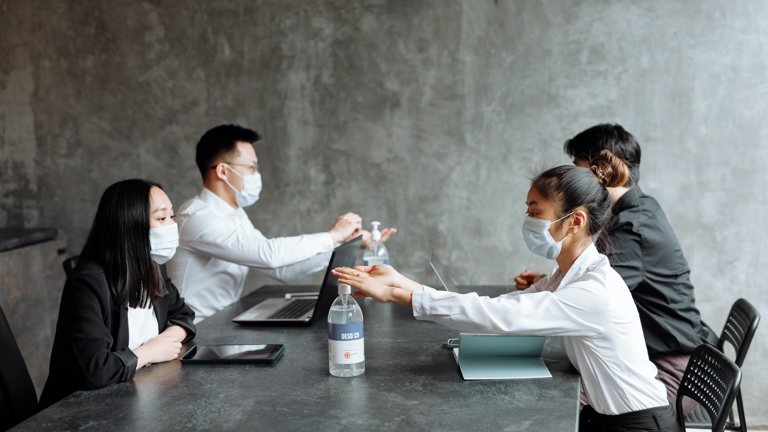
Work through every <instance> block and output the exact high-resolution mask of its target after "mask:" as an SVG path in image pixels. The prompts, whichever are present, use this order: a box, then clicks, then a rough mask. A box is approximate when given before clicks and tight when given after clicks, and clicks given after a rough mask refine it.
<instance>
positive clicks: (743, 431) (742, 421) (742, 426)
mask: <svg viewBox="0 0 768 432" xmlns="http://www.w3.org/2000/svg"><path fill="white" fill-rule="evenodd" d="M736 409H737V410H738V411H739V431H740V432H747V418H746V416H745V415H744V402H743V401H742V400H741V389H739V390H738V391H737V392H736Z"/></svg>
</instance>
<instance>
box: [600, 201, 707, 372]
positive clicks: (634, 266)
mask: <svg viewBox="0 0 768 432" xmlns="http://www.w3.org/2000/svg"><path fill="white" fill-rule="evenodd" d="M612 211H613V220H612V222H611V225H610V227H609V228H608V236H609V238H610V239H611V243H612V244H610V245H608V248H607V249H608V250H607V251H606V252H607V253H606V255H607V256H608V258H609V260H610V262H611V265H612V266H613V268H614V269H616V271H617V272H618V273H619V274H620V275H621V277H622V278H624V282H626V284H627V286H628V287H629V290H630V291H631V292H632V297H633V298H634V300H635V305H637V311H638V313H639V314H640V322H641V323H642V326H643V334H644V335H645V344H646V346H647V347H648V354H649V355H650V356H651V357H656V356H660V355H666V354H674V353H691V352H692V351H693V349H694V348H696V347H697V346H698V345H700V344H702V343H711V344H715V345H716V344H717V335H715V333H714V332H713V331H712V329H710V328H709V327H708V326H707V325H706V324H704V323H703V322H702V321H701V314H700V313H699V310H698V309H697V308H696V305H695V300H694V295H693V285H692V284H691V280H690V269H689V268H688V262H687V261H686V260H685V257H684V256H683V250H682V248H681V247H680V243H679V242H678V240H677V237H676V236H675V233H674V231H672V227H671V226H670V225H669V221H668V220H667V216H666V215H665V214H664V211H663V210H662V209H661V206H659V203H658V202H657V201H656V200H655V199H654V198H653V197H650V196H648V195H645V194H644V193H643V192H642V191H641V190H640V188H638V187H634V188H632V189H630V190H629V191H627V192H626V193H625V194H624V195H623V196H622V197H621V198H619V200H618V201H617V202H616V204H614V206H613V208H612Z"/></svg>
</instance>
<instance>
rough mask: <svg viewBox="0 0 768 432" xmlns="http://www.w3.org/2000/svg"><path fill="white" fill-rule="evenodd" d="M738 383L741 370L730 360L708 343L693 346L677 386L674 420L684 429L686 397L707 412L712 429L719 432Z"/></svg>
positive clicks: (725, 419) (739, 383)
mask: <svg viewBox="0 0 768 432" xmlns="http://www.w3.org/2000/svg"><path fill="white" fill-rule="evenodd" d="M739 385H741V371H740V370H739V367H738V366H737V365H736V363H734V362H733V361H732V360H731V359H729V358H728V357H726V355H725V354H723V353H722V352H721V351H720V350H718V349H717V348H715V347H713V346H711V345H707V344H704V345H700V346H699V347H697V348H696V349H695V350H694V351H693V354H691V358H690V360H689V361H688V367H686V368H685V373H684V374H683V378H682V379H681V380H680V387H679V388H678V389H677V401H676V407H677V422H678V424H679V425H680V427H681V428H683V430H685V429H684V428H685V422H684V419H683V397H684V396H687V397H689V398H691V399H693V400H695V401H696V402H698V403H699V405H700V406H701V407H702V408H703V409H704V410H705V411H706V412H707V414H708V415H709V419H710V421H711V422H712V430H713V431H715V432H721V431H722V430H723V427H724V426H725V422H726V421H727V420H728V415H729V414H730V412H731V406H732V405H733V399H734V398H735V397H736V393H737V392H738V389H739Z"/></svg>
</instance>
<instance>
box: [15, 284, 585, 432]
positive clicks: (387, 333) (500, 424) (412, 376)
mask: <svg viewBox="0 0 768 432" xmlns="http://www.w3.org/2000/svg"><path fill="white" fill-rule="evenodd" d="M306 289H310V287H307V288H306ZM466 290H467V289H465V288H464V287H462V289H460V291H466ZM285 291H286V289H285V287H264V288H262V289H260V290H257V291H255V292H253V293H251V294H249V295H248V296H246V297H245V298H243V299H242V300H240V301H239V302H237V303H235V304H233V305H231V306H229V307H228V308H226V309H224V310H222V311H220V312H218V313H216V314H215V315H213V316H211V317H210V318H208V319H206V320H204V321H203V322H201V323H200V324H199V325H198V335H197V338H196V339H195V341H194V342H195V343H199V344H205V343H208V344H211V343H282V344H285V355H284V356H283V358H282V359H281V360H280V361H279V362H278V363H277V364H276V365H274V366H271V365H269V366H264V365H182V364H181V363H180V362H179V361H178V360H176V361H171V362H168V363H161V364H156V365H152V366H149V367H147V368H144V369H142V370H141V371H139V372H138V373H137V374H136V377H135V379H134V381H133V382H127V383H121V384H116V385H113V386H110V387H107V388H104V389H101V390H94V391H81V392H77V393H75V394H73V395H71V396H69V397H67V398H66V399H64V400H62V401H60V402H58V403H56V404H54V405H53V406H51V407H49V408H48V409H46V410H45V411H43V412H41V413H38V414H37V415H35V416H33V417H32V418H30V419H28V420H26V421H25V422H23V423H21V424H20V425H17V426H16V427H15V428H14V429H13V430H15V431H25V430H29V431H46V430H93V431H96V430H98V431H101V430H110V431H136V430H163V431H174V430H178V431H184V432H189V431H198V430H200V431H202V430H243V431H245V430H267V431H273V430H281V431H283V430H285V431H313V432H314V431H333V430H354V431H392V430H445V431H454V430H456V431H458V430H463V431H474V430H487V431H499V430H506V431H529V430H537V431H558V432H563V431H575V430H576V428H577V418H578V406H579V404H578V401H579V376H578V374H577V373H576V371H575V369H573V367H572V366H571V365H570V363H569V362H568V360H567V358H566V357H565V354H564V353H563V351H562V347H561V346H559V344H558V342H559V341H558V340H557V338H555V339H552V338H550V340H549V341H548V342H547V345H545V349H544V353H543V357H544V359H545V362H546V363H547V366H548V367H549V369H550V372H551V373H552V378H544V379H522V380H508V381H465V380H463V379H462V377H461V374H460V372H459V369H458V367H457V366H456V362H455V360H454V358H453V355H452V353H451V351H450V350H447V349H444V348H442V347H441V344H442V343H443V342H445V340H447V339H448V338H449V337H455V336H456V335H457V332H455V331H453V330H451V329H449V328H447V327H444V326H441V325H438V324H435V323H431V322H424V321H416V320H414V319H413V317H412V316H411V314H410V311H409V310H408V309H406V308H404V307H402V306H400V305H393V304H379V303H375V302H373V301H371V300H362V301H360V302H359V303H360V304H361V307H362V309H363V314H364V317H365V357H366V365H365V366H366V371H365V374H363V375H362V376H359V377H355V378H336V377H332V376H330V375H329V374H328V348H327V324H326V323H325V322H316V323H314V324H313V325H312V326H310V327H264V326H250V327H249V326H240V325H237V324H234V323H232V322H231V318H232V317H234V316H235V315H237V314H239V313H240V312H241V311H243V310H245V309H246V308H248V307H250V306H251V305H253V304H255V303H256V302H257V301H259V300H260V299H262V298H264V297H265V296H266V295H267V294H270V293H271V294H272V295H273V296H274V294H276V293H282V292H285ZM477 292H478V293H482V294H488V295H496V294H499V293H501V292H503V289H502V288H500V287H492V288H491V287H477Z"/></svg>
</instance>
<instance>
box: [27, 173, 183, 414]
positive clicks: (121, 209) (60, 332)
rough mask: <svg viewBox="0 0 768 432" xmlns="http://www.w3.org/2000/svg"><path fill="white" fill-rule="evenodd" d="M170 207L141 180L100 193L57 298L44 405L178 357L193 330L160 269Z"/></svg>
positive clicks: (169, 241) (166, 254) (172, 244)
mask: <svg viewBox="0 0 768 432" xmlns="http://www.w3.org/2000/svg"><path fill="white" fill-rule="evenodd" d="M173 219H174V214H173V206H172V204H171V200H170V199H169V198H168V195H166V194H165V192H164V191H163V189H162V187H161V186H160V185H159V184H157V183H154V182H151V181H147V180H139V179H131V180H123V181H120V182H117V183H115V184H113V185H111V186H110V187H108V188H107V190H106V191H104V194H103V195H102V197H101V201H100V202H99V207H98V210H97V211H96V217H95V218H94V221H93V225H92V227H91V231H90V233H89V235H88V239H87V240H86V243H85V246H84V247H83V250H82V252H81V253H80V258H79V261H78V264H77V266H76V267H75V269H74V270H73V272H72V274H71V275H70V276H69V277H68V278H67V282H66V284H65V286H64V292H63V294H62V298H61V306H60V309H59V319H58V323H57V325H56V337H55V339H54V343H53V351H52V353H51V363H50V371H49V375H48V381H47V382H46V383H45V388H44V389H43V394H42V397H41V400H40V405H41V408H45V407H47V406H49V405H51V404H52V403H54V402H56V401H58V400H59V399H61V398H63V397H65V396H67V395H68V394H70V393H72V392H73V391H76V390H87V389H97V388H101V387H106V386H108V385H110V384H114V383H118V382H123V381H128V380H131V379H133V376H134V375H135V374H136V371H137V370H138V369H140V368H142V367H144V366H145V365H148V364H151V363H160V362H165V361H169V360H173V359H175V358H176V357H178V355H179V352H180V350H181V344H182V343H184V342H186V341H188V340H190V339H192V338H193V337H194V335H195V326H194V324H193V320H194V312H192V310H191V309H190V308H189V307H187V306H186V304H185V303H184V299H182V298H181V297H180V296H179V292H178V291H177V289H176V287H175V286H174V285H173V284H172V283H171V281H170V279H168V277H167V276H166V274H165V266H164V264H165V262H166V261H168V259H170V257H171V256H173V253H174V251H175V249H176V247H177V246H178V230H177V227H176V223H175V222H174V220H173Z"/></svg>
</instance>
